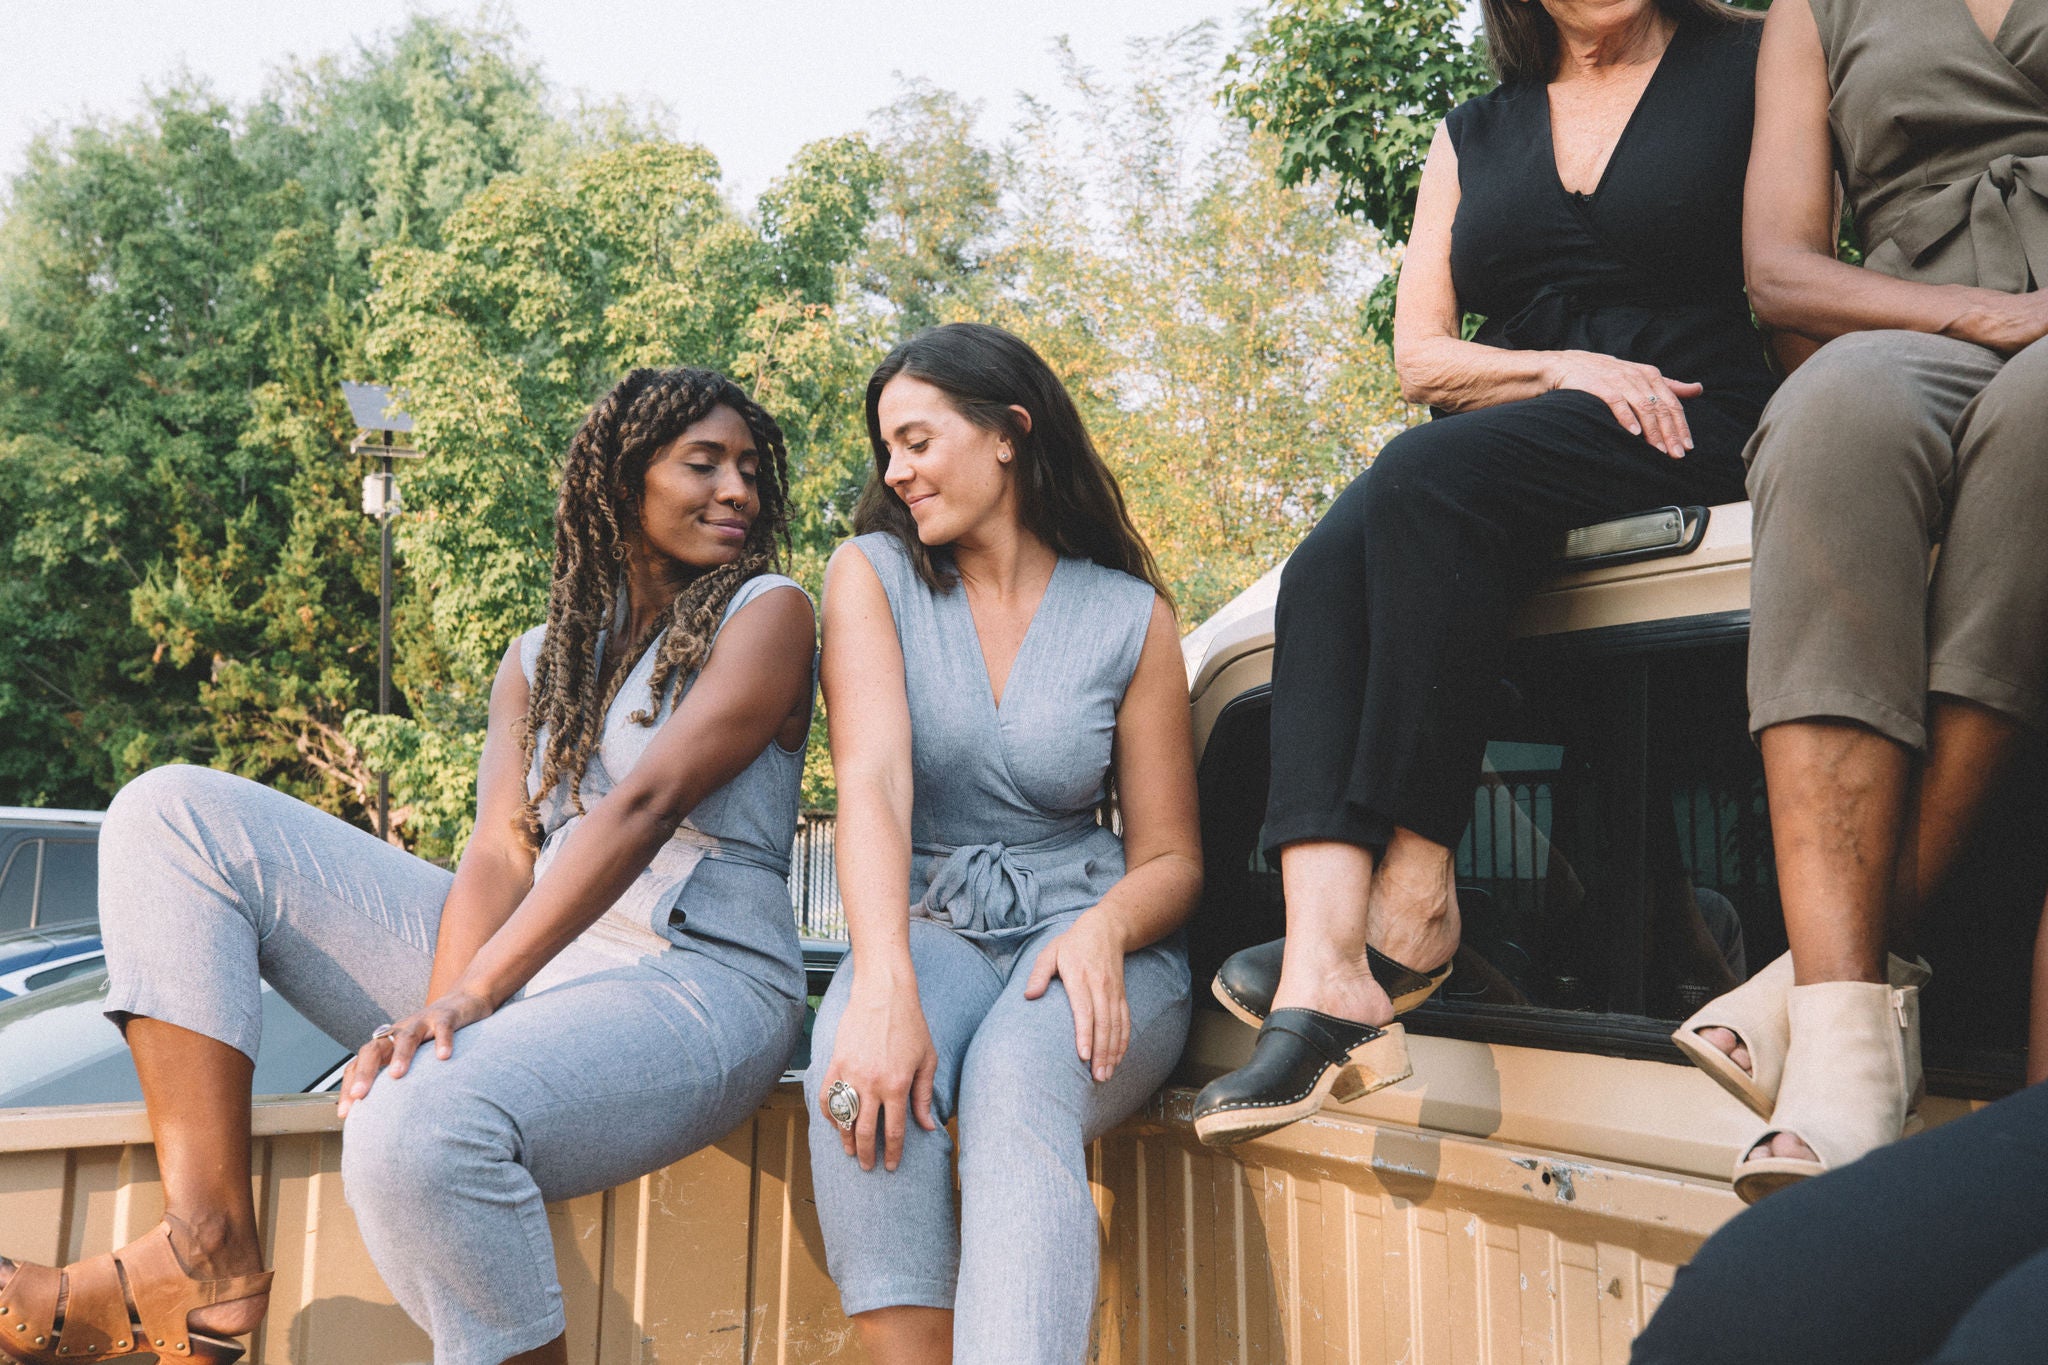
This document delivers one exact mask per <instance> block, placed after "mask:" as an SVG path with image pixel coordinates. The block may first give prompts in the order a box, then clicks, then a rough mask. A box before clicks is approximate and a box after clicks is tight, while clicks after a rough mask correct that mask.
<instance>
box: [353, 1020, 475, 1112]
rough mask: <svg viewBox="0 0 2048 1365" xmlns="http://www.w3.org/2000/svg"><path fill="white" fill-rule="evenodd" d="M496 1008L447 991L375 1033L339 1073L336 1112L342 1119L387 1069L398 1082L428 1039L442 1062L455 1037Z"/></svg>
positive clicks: (452, 1051)
mask: <svg viewBox="0 0 2048 1365" xmlns="http://www.w3.org/2000/svg"><path fill="white" fill-rule="evenodd" d="M494 1010H495V1007H494V1006H493V1005H492V1004H491V1002H490V1001H488V1000H486V999H484V998H483V997H482V996H480V995H472V994H470V993H469V992H468V991H459V990H458V991H450V992H449V993H448V994H446V995H444V996H442V997H441V998H440V999H438V1000H436V1001H434V1002H433V1003H432V1004H430V1005H428V1006H427V1007H426V1008H425V1009H423V1010H421V1011H419V1012H418V1013H417V1014H409V1015H407V1016H406V1017H405V1018H403V1019H400V1020H398V1021H396V1022H395V1023H392V1024H389V1025H387V1026H386V1027H385V1028H381V1029H379V1030H377V1032H376V1034H374V1035H373V1036H372V1037H371V1039H370V1041H369V1042H367V1043H364V1044H363V1045H362V1047H361V1048H359V1049H357V1051H356V1055H355V1056H354V1057H352V1058H350V1059H349V1063H348V1066H347V1067H346V1068H344V1069H343V1071H342V1073H341V1102H340V1103H339V1104H338V1105H336V1106H335V1112H336V1113H337V1114H339V1115H340V1116H341V1117H342V1118H347V1117H348V1111H349V1110H350V1109H351V1108H353V1107H354V1105H355V1102H356V1101H357V1100H360V1099H361V1098H362V1097H363V1096H365V1095H367V1094H369V1093H370V1086H371V1085H372V1084H374V1083H375V1082H376V1079H377V1073H378V1072H380V1071H384V1070H386V1069H388V1070H389V1071H390V1072H391V1079H393V1080H397V1079H398V1078H399V1077H400V1076H403V1075H404V1074H405V1073H406V1072H407V1071H408V1070H409V1069H411V1067H412V1058H413V1054H414V1053H415V1052H417V1051H419V1049H420V1047H421V1046H422V1045H423V1044H424V1043H425V1042H426V1041H427V1040H428V1039H429V1038H431V1039H433V1040H434V1055H435V1056H436V1057H439V1058H440V1059H441V1060H442V1061H446V1060H448V1058H450V1057H452V1056H454V1055H455V1035H456V1033H457V1032H458V1031H459V1030H461V1029H465V1028H468V1027H469V1026H470V1025H471V1024H474V1023H476V1022H477V1021H478V1020H479V1019H486V1018H489V1017H490V1015H491V1014H492V1013H493V1012H494Z"/></svg>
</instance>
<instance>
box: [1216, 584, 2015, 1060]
mask: <svg viewBox="0 0 2048 1365" xmlns="http://www.w3.org/2000/svg"><path fill="white" fill-rule="evenodd" d="M1666 624H1667V625H1668V623H1666ZM1742 624H1743V623H1741V622H1730V623H1722V625H1721V626H1720V628H1718V629H1715V630H1708V631H1696V632H1675V634H1677V635H1678V636H1679V638H1678V639H1676V640H1673V639H1672V638H1670V637H1671V636H1672V635H1673V634H1674V632H1670V631H1668V630H1666V631H1663V632H1658V633H1649V632H1631V631H1629V630H1626V629H1624V630H1621V631H1602V632H1587V633H1585V634H1584V635H1581V636H1560V637H1552V638H1548V639H1539V640H1533V641H1527V642H1524V643H1523V644H1522V645H1520V646H1518V647H1517V649H1516V651H1515V653H1514V656H1513V658H1512V661H1511V664H1510V667H1509V669H1508V675H1507V677H1506V679H1505V680H1504V682H1505V686H1504V687H1503V688H1502V690H1501V702H1500V706H1499V710H1498V715H1497V717H1496V719H1495V721H1494V724H1493V730H1492V733H1493V735H1494V738H1493V739H1492V740H1491V741H1490V742H1489V743H1488V745H1487V751H1486V761H1485V769H1484V772H1483V773H1482V775H1481V777H1480V780H1479V782H1478V784H1477V785H1476V787H1475V790H1474V792H1473V819H1472V824H1471V826H1470V828H1469V829H1468V830H1467V832H1466V834H1465V837H1464V839H1463V841H1462V842H1461V843H1460V845H1459V847H1458V849H1457V851H1456V858H1457V883H1458V897H1459V907H1460V910H1461V912H1462V914H1463V917H1464V925H1465V941H1464V948H1463V949H1462V950H1461V951H1460V954H1459V959H1458V964H1457V970H1456V971H1455V972H1454V973H1453V974H1452V976H1451V979H1450V981H1449V982H1448V983H1447V984H1446V986H1445V988H1444V990H1443V991H1442V992H1441V993H1440V994H1439V996H1438V997H1437V998H1436V999H1435V1000H1433V1001H1432V1002H1431V1003H1430V1004H1429V1005H1427V1006H1425V1007H1424V1009H1423V1010H1422V1011H1419V1012H1417V1013H1416V1014H1415V1015H1412V1016H1410V1017H1409V1019H1408V1023H1409V1027H1410V1028H1411V1029H1413V1030H1415V1031H1417V1032H1425V1033H1426V1032H1436V1033H1449V1034H1455V1035H1458V1036H1467V1037H1478V1038H1486V1039H1489V1040H1493V1041H1502V1042H1515V1043H1529V1044H1536V1045H1543V1046H1558V1047H1567V1048H1574V1049H1583V1050H1597V1051H1604V1052H1615V1053H1621V1054H1625V1055H1640V1056H1653V1057H1662V1058H1664V1059H1666V1060H1672V1061H1676V1060H1677V1059H1678V1052H1677V1050H1676V1049H1675V1048H1673V1047H1671V1046H1670V1044H1669V1042H1668V1040H1667V1038H1666V1035H1667V1034H1668V1033H1669V1030H1670V1028H1671V1026H1672V1024H1674V1023H1675V1022H1676V1021H1678V1020H1680V1019H1683V1018H1684V1017H1685V1016H1686V1015H1688V1014H1690V1013H1691V1012H1692V1011H1693V1010H1695V1009H1697V1008H1698V1007H1699V1006H1700V1005H1701V1004H1703V1003H1704V1002H1705V1001H1707V1000H1709V999H1711V998H1712V997H1713V996H1715V995H1717V994H1719V993H1720V992H1722V991H1724V990H1726V989H1728V988H1729V987H1731V986H1733V985H1735V984H1736V983H1738V982H1740V981H1741V980H1743V979H1744V978H1745V977H1746V976H1747V975H1748V974H1749V973H1750V972H1753V971H1756V970H1759V969H1761V968H1762V967H1763V966H1765V965H1766V964H1767V963H1769V962H1770V961H1771V960H1772V959H1773V958H1775V957H1776V956H1777V955H1778V954H1780V953H1782V952H1784V951H1785V928H1784V918H1783V914H1782V912H1781V910H1780V907H1779V902H1778V892H1777V880H1776V876H1775V868H1774V864H1773V861H1772V852H1771V831H1770V819H1769V812H1768V808H1767V805H1766V803H1765V799H1764V781H1763V767H1762V763H1761V760H1760V758H1759V756H1758V754H1757V750H1756V747H1755V745H1754V744H1753V743H1752V742H1751V740H1750V738H1749V735H1748V730H1747V724H1746V714H1747V713H1746V703H1745V693H1744V685H1743V669H1744V632H1743V630H1742ZM1267 713H1268V701H1267V696H1266V694H1265V693H1264V691H1263V690H1259V691H1254V692H1250V693H1247V694H1246V695H1244V696H1243V697H1240V698H1238V699H1237V700H1236V701H1234V702H1233V703H1231V705H1230V706H1229V707H1228V708H1226V710H1225V711H1224V713H1223V715H1222V716H1221V717H1219V719H1218V721H1217V724H1216V728H1215V730H1214V732H1213V734H1212V735H1211V738H1210V741H1209V743H1208V745H1207V747H1206V749H1205V751H1204V754H1203V759H1202V772H1201V780H1202V803H1203V836H1204V841H1205V855H1206V858H1207V861H1208V865H1209V866H1208V890H1207V892H1206V894H1205V897H1204V903H1203V905H1202V907H1201V909H1200V910H1199V911H1198V912H1197V916H1196V921H1195V923H1194V925H1193V926H1192V927H1191V930H1190V935H1191V948H1192V953H1193V957H1194V959H1195V961H1194V967H1195V971H1196V973H1197V981H1198V982H1203V981H1206V979H1207V976H1208V974H1209V973H1210V972H1213V971H1214V970H1215V967H1216V965H1217V964H1218V963H1219V962H1220V961H1221V960H1222V958H1223V957H1224V956H1226V955H1227V954H1228V953H1230V952H1232V951H1235V950H1236V949H1237V948H1239V947H1243V946H1245V945H1247V944H1250V943H1256V942H1260V941H1262V940H1264V939H1267V938H1272V937H1276V936H1278V935H1279V934H1281V933H1282V932H1284V924H1285V918H1284V917H1285V908H1284V901H1283V897H1282V894H1281V886H1280V876H1279V870H1278V868H1277V866H1274V865H1272V864H1270V863H1269V862H1268V860H1267V859H1266V858H1265V856H1264V855H1263V853H1262V852H1261V839H1260V825H1261V823H1262V822H1263V819H1264V813H1265V801H1266V783H1267V766H1268V765H1267V759H1268V743H1267V733H1266V730H1267ZM2043 758H2044V755H2043V753H2042V752H2041V747H2040V746H2036V747H2035V749H2034V750H2032V751H2031V752H2030V753H2029V755H2028V757H2027V759H2026V760H2025V761H2024V762H2022V763H2019V764H2016V765H2015V771H2014V773H2013V775H2012V778H2011V780H2010V781H2008V782H2007V784H2006V786H2005V788H2004V789H2003V790H2002V791H2001V793H2000V794H1999V796H1998V797H1997V798H1996V800H1995V801H1994V802H1993V810H1992V812H1991V814H1990V816H1989V817H1988V818H1987V820H1986V821H1985V824H1984V827H1983V828H1982V829H1980V830H1979V831H1978V834H1977V836H1976V838H1975V840H1974V847H1973V849H1972V850H1971V851H1970V852H1969V853H1967V854H1966V856H1965V858H1964V860H1963V862H1962V864H1961V865H1960V870H1959V872H1958V873H1957V875H1956V876H1955V877H1954V878H1953V879H1952V880H1951V882H1950V884H1949V885H1948V886H1947V887H1946V888H1944V890H1943V891H1942V893H1941V894H1940V895H1939V896H1938V897H1937V898H1936V901H1935V903H1934V904H1932V905H1930V906H1929V907H1928V911H1927V914H1926V916H1925V918H1924V921H1923V925H1924V928H1923V941H1922V943H1921V945H1920V946H1921V947H1922V949H1923V951H1925V952H1926V954H1927V956H1928V958H1929V960H1930V961H1931V962H1933V964H1934V967H1935V973H1936V975H1935V983H1934V985H1933V986H1932V987H1931V988H1930V989H1929V991H1928V992H1927V995H1926V998H1925V1025H1924V1030H1925V1037H1926V1047H1927V1055H1928V1061H1929V1065H1930V1068H1931V1070H1932V1072H1933V1073H1934V1075H1935V1078H1936V1080H1937V1083H1941V1084H1944V1085H1945V1088H1946V1089H1948V1090H1949V1091H1950V1092H1951V1093H1994V1092H1997V1091H2000V1090H2003V1089H2008V1088H2010V1087H2011V1086H2012V1085H2014V1084H2016V1083H2017V1082H2018V1079H2019V1077H2020V1074H2021V1069H2022V1064H2023V1048H2024V1041H2025V1040H2024V1025H2025V1012H2026V996H2027V964H2028V961H2029V959H2030V958H2031V950H2032V944H2033V932H2034V926H2035V923H2036V920H2037V919H2038V916H2039V913H2040V909H2041V903H2042V896H2043V891H2044V887H2048V766H2044V762H2043ZM1944 987H1947V989H1944ZM1203 994H1204V995H1206V992H1204V993H1203Z"/></svg>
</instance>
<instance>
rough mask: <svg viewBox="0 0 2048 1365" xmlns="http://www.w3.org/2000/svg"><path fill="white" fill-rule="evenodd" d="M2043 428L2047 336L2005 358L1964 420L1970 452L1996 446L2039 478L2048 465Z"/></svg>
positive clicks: (2047, 414) (2047, 403)
mask: <svg viewBox="0 0 2048 1365" xmlns="http://www.w3.org/2000/svg"><path fill="white" fill-rule="evenodd" d="M2044 426H2048V338H2043V339H2042V340H2040V341H2037V342H2035V343H2034V344H2033V345H2031V346H2029V347H2027V348H2026V349H2025V350H2023V351H2021V352H2019V353H2018V354H2016V355H2014V356H2013V357H2012V358H2011V359H2010V360H2008V361H2006V362H2005V365H2004V367H2003V368H2002V369H2000V370H1999V372H1998V373H1997V375H1995V376H1994V377H1993V378H1992V380H1991V382H1990V383H1988V384H1986V385H1985V386H1984V388H1983V390H1982V391H1981V392H1979V393H1978V395H1977V397H1976V399H1975V400H1974V401H1973V402H1972V403H1971V404H1970V407H1969V409H1968V410H1967V411H1966V412H1965V413H1964V415H1963V420H1962V422H1961V423H1960V429H1961V431H1962V433H1963V445H1964V449H1965V451H1971V448H1972V447H1978V448H1980V449H1981V451H1982V452H1984V453H1989V452H1990V451H1992V450H1994V449H1995V450H1997V451H1998V452H1999V453H2001V454H2003V455H2004V456H2005V457H2006V460H2007V462H2009V463H2010V464H2012V465H2013V467H2014V468H2015V469H2016V470H2021V471H2024V472H2025V473H2027V474H2031V475H2033V476H2034V477H2035V478H2036V479H2037V480H2038V479H2040V478H2042V477H2044V475H2043V471H2044V469H2048V461H2043V460H2042V459H2041V458H2040V454H2041V450H2040V442H2041V429H2042V428H2043V427H2044ZM1972 454H1973V456H1974V457H1976V458H1981V455H1980V454H1977V453H1976V452H1972Z"/></svg>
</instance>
